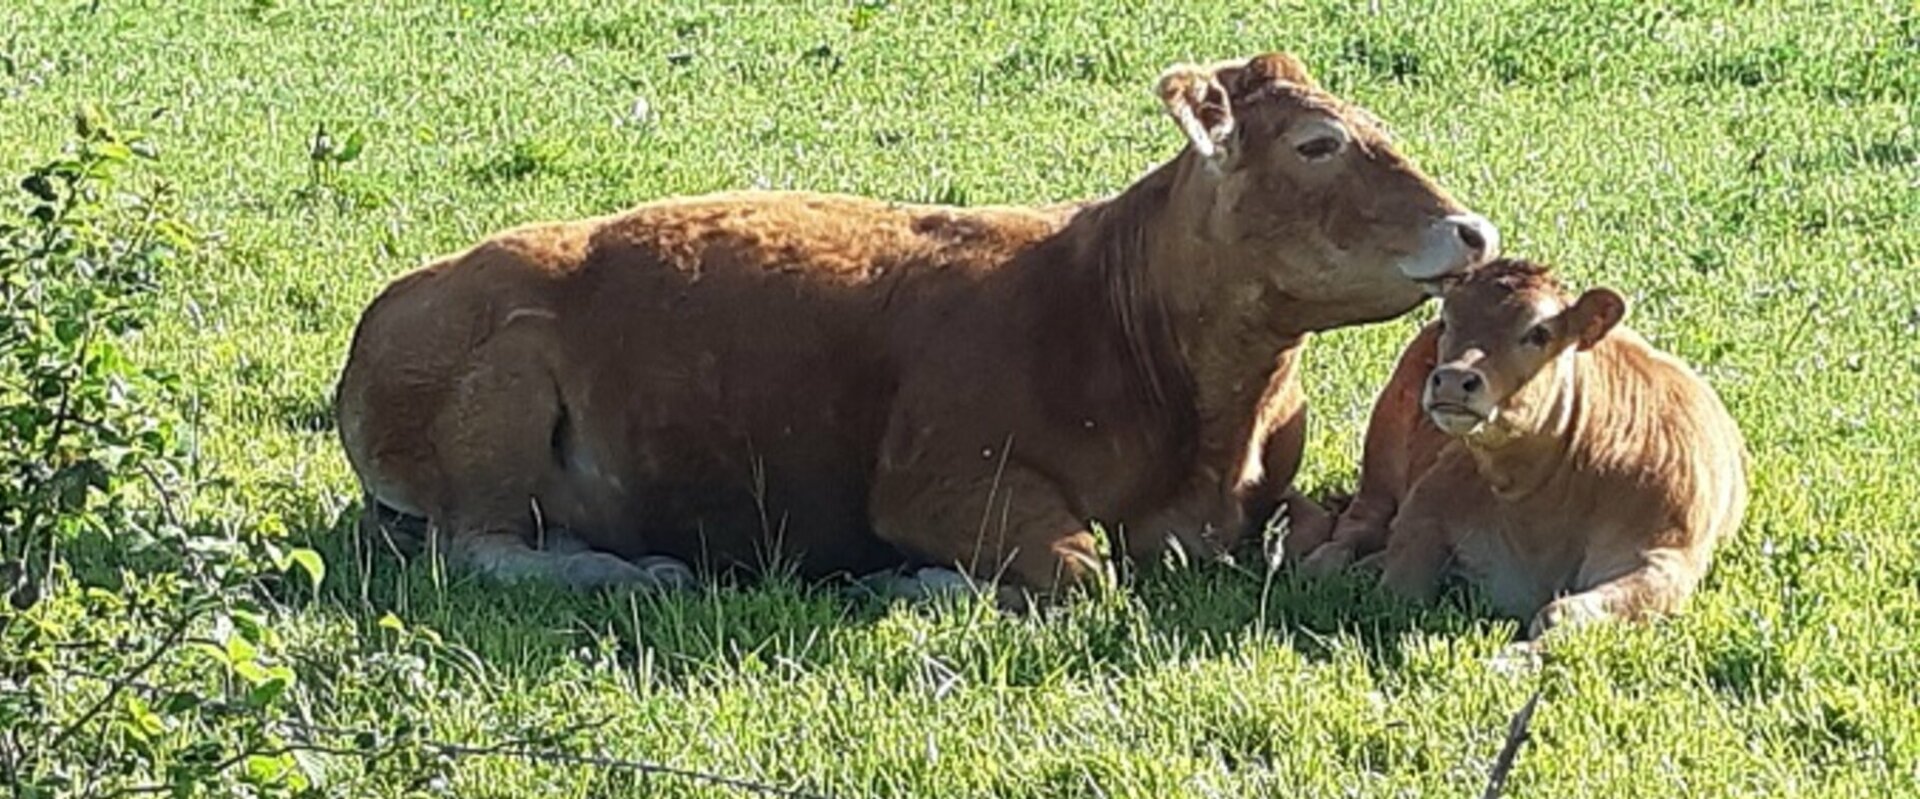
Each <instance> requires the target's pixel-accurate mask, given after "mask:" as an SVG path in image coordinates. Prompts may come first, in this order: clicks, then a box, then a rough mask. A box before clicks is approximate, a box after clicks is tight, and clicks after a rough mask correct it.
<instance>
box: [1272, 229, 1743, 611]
mask: <svg viewBox="0 0 1920 799" xmlns="http://www.w3.org/2000/svg"><path fill="white" fill-rule="evenodd" d="M1448 284H1449V285H1447V287H1446V289H1445V291H1444V294H1443V295H1442V300H1441V313H1440V318H1439V319H1438V320H1436V321H1434V322H1432V323H1430V324H1428V325H1427V326H1425V327H1424V328H1423V329H1422V330H1421V331H1420V332H1419V333H1418V334H1417V335H1416V336H1415V337H1414V338H1413V340H1412V342H1411V343H1409V344H1408V346H1407V347H1406V349H1405V350H1404V351H1403V352H1402V354H1401V357H1400V360H1399V362H1398V364H1397V365H1396V366H1395V368H1394V371H1393V374H1392V376H1391V377H1390V378H1389V379H1388V382H1387V385H1386V387H1385V389H1383V390H1382V391H1381V393H1380V397H1379V399H1378V401H1377V402H1376V404H1375V406H1374V410H1373V415H1372V417H1371V419H1370V421H1369V426H1368V429H1367V433H1366V437H1365V444H1364V452H1363V456H1362V462H1361V482H1360V489H1359V491H1358V493H1357V494H1356V495H1355V497H1354V499H1353V502H1352V503H1351V504H1350V505H1349V506H1348V508H1347V509H1346V510H1345V511H1344V512H1342V514H1341V515H1340V518H1339V520H1338V522H1337V523H1336V525H1335V528H1334V531H1333V535H1332V538H1331V539H1330V540H1329V541H1327V542H1326V543H1324V544H1322V545H1321V546H1320V547H1318V548H1317V549H1316V550H1314V551H1313V552H1312V553H1311V554H1310V555H1309V556H1308V557H1307V558H1306V559H1305V561H1304V562H1303V563H1302V564H1301V567H1302V569H1303V570H1304V571H1305V572H1307V573H1309V574H1325V573H1328V572H1331V571H1335V570H1338V569H1340V568H1343V567H1345V566H1346V565H1348V564H1349V563H1350V562H1352V561H1353V560H1354V559H1355V558H1356V557H1359V556H1365V555H1367V554H1368V553H1369V552H1374V553H1377V554H1376V555H1375V557H1376V558H1377V559H1376V560H1375V563H1376V564H1377V565H1378V566H1379V567H1380V569H1381V571H1380V575H1379V580H1380V584H1381V585H1382V586H1383V587H1384V588H1385V589H1386V590H1388V591H1390V592H1392V593H1395V594H1398V595H1401V596H1404V597H1408V598H1411V599H1415V600H1419V601H1432V600H1433V599H1434V598H1435V597H1436V596H1437V594H1438V591H1439V589H1440V586H1441V583H1442V581H1443V580H1444V579H1445V578H1447V577H1449V576H1454V575H1458V576H1461V577H1464V578H1465V579H1466V580H1467V581H1468V582H1470V583H1472V584H1474V585H1476V586H1477V587H1478V588H1479V589H1480V590H1481V591H1482V593H1483V594H1484V596H1485V597H1486V598H1487V600H1488V601H1489V604H1490V605H1491V608H1492V609H1493V610H1494V611H1495V612H1497V613H1500V614H1503V615H1508V616H1512V617H1515V618H1520V619H1529V621H1528V624H1527V630H1526V634H1527V636H1528V637H1529V638H1530V639H1533V640H1535V641H1538V640H1540V638H1541V636H1543V635H1544V634H1545V633H1546V632H1547V631H1548V630H1551V629H1553V628H1556V627H1560V626H1563V625H1571V624H1579V623H1585V622H1591V621H1596V620H1601V619H1613V618H1621V619H1644V618H1648V617H1651V616H1655V615H1661V614H1670V613H1673V612H1676V611H1678V610H1680V609H1681V608H1682V607H1683V605H1684V604H1685V603H1686V601H1687V599H1688V597H1689V596H1690V595H1691V594H1692V593H1693V592H1694V590H1695V588H1696V587H1697V586H1698V585H1699V583H1700V580H1701V578H1702V577H1703V576H1704V575H1705V574H1706V573H1707V570H1708V567H1709V566H1710V564H1711V560H1712V556H1713V551H1714V548H1715V546H1716V545H1717V544H1718V543H1719V542H1720V541H1722V540H1724V539H1726V538H1727V537H1729V536H1730V535H1732V534H1733V533H1734V531H1735V530H1737V529H1738V528H1739V526H1740V523H1741V518H1742V516H1743V515H1744V513H1745V511H1746V504H1747V460H1748V454H1747V448H1746V443H1745V441H1744V439H1743V438H1742V435H1741V432H1740V428H1739V426H1738V425H1737V424H1736V423H1735V421H1734V419H1733V417H1732V416H1731V415H1730V414H1729V413H1728V412H1727V409H1726V407H1725V406H1724V405H1722V403H1721V401H1720V398H1719V396H1718V395H1717V394H1716V393H1715V392H1714V390H1713V388H1712V387H1711V386H1710V385H1708V384H1707V382H1706V381H1705V380H1704V379H1702V378H1701V377H1700V376H1699V375H1698V374H1696V373H1695V372H1694V371H1693V370H1691V369H1689V368H1688V367H1687V365H1686V364H1684V363H1682V362H1681V361H1679V360H1677V359H1675V358H1673V357H1672V356H1670V355H1667V354H1666V353H1663V352H1661V351H1659V350H1657V349H1655V348H1654V347H1653V346H1652V345H1650V344H1648V342H1647V341H1646V339H1644V338H1642V337H1641V336H1640V335H1639V334H1637V333H1635V332H1634V331H1633V330H1632V329H1630V328H1628V327H1627V326H1625V325H1622V324H1621V319H1622V318H1623V317H1624V316H1625V314H1626V310H1627V304H1626V300H1625V299H1624V298H1622V297H1621V296H1620V294H1619V293H1618V292H1616V291H1614V290H1612V289H1608V288H1592V289H1588V290H1587V291H1586V292H1584V293H1582V294H1581V295H1580V296H1579V297H1578V298H1577V299H1576V298H1573V297H1571V296H1570V294H1569V293H1568V292H1567V290H1566V289H1564V288H1563V287H1562V285H1561V284H1560V282H1559V280H1558V279H1557V278H1556V277H1554V276H1553V274H1552V273H1550V272H1549V271H1548V270H1547V268H1546V267H1544V266H1542V265H1541V264H1539V263H1536V262H1532V261H1527V260H1522V259H1508V258H1503V259H1499V260H1496V261H1494V262H1492V263H1490V264H1488V265H1487V266H1484V267H1479V268H1476V269H1474V270H1472V271H1470V272H1468V273H1467V274H1466V275H1465V276H1464V277H1460V278H1454V279H1450V280H1449V281H1448ZM1382 546H1384V552H1381V551H1380V549H1381V547H1382Z"/></svg>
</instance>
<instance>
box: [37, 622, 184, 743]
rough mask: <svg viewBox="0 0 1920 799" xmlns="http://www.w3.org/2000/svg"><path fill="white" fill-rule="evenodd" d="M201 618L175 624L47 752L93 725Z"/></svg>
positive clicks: (56, 737) (54, 739)
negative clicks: (122, 678) (158, 642)
mask: <svg viewBox="0 0 1920 799" xmlns="http://www.w3.org/2000/svg"><path fill="white" fill-rule="evenodd" d="M199 617H200V614H199V613H189V614H187V615H185V616H182V617H181V618H180V620H179V621H177V622H175V623H174V625H173V628H172V629H170V630H168V631H167V637H166V638H165V639H163V640H161V642H160V645H159V646H157V647H154V649H153V653H152V654H149V655H147V657H146V659H145V660H142V661H140V664H139V665H137V666H134V667H133V670H132V671H129V672H127V678H126V681H119V680H115V681H112V682H110V683H108V688H107V693H106V695H104V696H102V697H100V698H99V699H98V700H96V701H95V702H94V703H93V705H92V706H90V707H88V708H87V711H86V712H85V713H82V714H80V717H79V718H77V719H74V721H73V723H72V724H70V725H67V728H66V729H63V730H61V731H60V734H59V735H56V736H54V737H53V742H52V743H49V744H47V750H48V751H58V750H59V749H60V745H61V744H64V743H66V742H67V740H68V739H70V738H72V737H73V736H74V733H77V732H79V731H80V730H81V729H82V728H84V727H86V726H87V725H88V724H91V723H92V722H93V719H94V718H95V717H96V716H99V715H100V711H102V710H105V709H106V708H107V705H109V704H112V703H113V700H114V699H116V698H118V697H119V696H120V692H121V691H122V690H125V689H126V687H127V686H128V684H129V683H130V682H131V681H135V680H139V679H140V678H141V677H143V676H145V675H146V673H147V672H149V671H152V670H153V667H154V666H156V665H159V663H160V659H161V658H164V657H166V656H167V653H169V652H172V651H173V649H174V647H175V646H178V645H179V644H180V639H181V638H183V637H185V636H186V634H187V628H188V627H190V626H192V625H193V623H194V621H195V620H197V619H198V618H199Z"/></svg>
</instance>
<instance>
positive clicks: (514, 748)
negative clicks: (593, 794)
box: [56, 666, 833, 799]
mask: <svg viewBox="0 0 1920 799" xmlns="http://www.w3.org/2000/svg"><path fill="white" fill-rule="evenodd" d="M56 668H57V670H59V671H62V672H65V673H68V674H72V675H74V676H78V677H85V678H89V679H94V680H100V681H102V682H106V683H107V684H109V685H111V686H112V687H113V690H115V691H118V690H121V689H124V688H132V689H135V690H140V691H146V692H149V693H155V694H159V693H165V689H163V688H161V687H160V686H157V685H153V684H151V683H146V682H142V681H141V680H140V679H139V678H138V672H136V674H135V676H133V677H129V678H111V677H105V676H102V675H98V674H93V673H91V672H87V671H84V670H80V669H75V668H71V667H66V666H60V667H56ZM206 705H208V706H210V707H213V708H216V709H218V710H222V711H227V712H233V713H253V712H256V711H254V710H253V709H252V708H248V707H245V706H241V705H234V704H228V703H225V702H218V701H214V702H207V703H206ZM611 722H612V719H597V720H594V721H588V722H582V723H579V724H572V725H568V726H567V727H565V728H564V729H561V730H559V731H556V732H553V733H550V734H545V735H541V736H539V737H538V740H546V741H557V740H564V739H566V738H569V737H572V736H575V735H578V734H580V733H583V732H591V731H593V730H596V729H599V728H601V727H604V726H606V725H607V724H609V723H611ZM269 723H270V724H272V725H274V726H276V727H279V728H280V729H281V731H282V732H283V733H286V734H289V735H297V736H303V737H304V736H314V735H327V736H335V737H340V738H353V737H355V736H359V735H363V734H366V733H369V732H371V731H369V730H355V729H348V728H344V727H329V726H325V725H320V724H311V723H308V722H304V721H289V720H275V721H270V722H269ZM414 743H415V744H417V745H418V746H420V747H422V748H424V749H427V750H430V751H432V752H434V753H436V754H443V755H448V756H451V757H512V758H518V759H521V760H530V761H534V762H538V763H565V764H574V765H591V766H599V767H601V768H609V769H618V770H622V771H632V772H636V773H640V774H652V775H657V776H664V777H679V778H682V779H689V780H694V781H697V782H704V783H708V784H711V785H720V786H724V787H728V788H734V789H737V790H741V791H748V792H751V793H757V794H760V795H763V796H777V797H784V799H833V797H830V796H828V795H826V794H817V793H808V792H806V791H799V790H794V789H791V788H782V787H780V786H777V785H771V784H767V783H761V782H755V781H753V780H748V779H742V778H738V777H727V776H724V775H720V774H711V773H708V772H704V771H698V770H695V769H689V768H680V767H677V766H669V765H666V764H663V763H653V762H649V761H644V760H624V759H620V758H611V757H601V756H595V755H576V754H572V753H569V752H562V751H558V750H554V749H548V748H539V747H535V746H534V745H533V742H532V741H531V740H528V739H525V738H518V739H512V738H510V739H507V740H504V741H499V742H496V743H492V744H486V745H483V746H482V745H472V744H458V743H450V742H446V741H437V740H433V739H418V740H416V741H414ZM291 752H319V753H322V754H331V755H340V756H357V757H369V756H374V755H376V754H377V753H375V752H369V751H365V750H361V749H348V748H344V747H337V746H330V745H326V744H316V743H313V742H312V741H310V740H303V741H299V742H295V743H289V744H287V745H285V746H283V747H280V748H277V749H271V750H264V751H263V750H254V751H248V752H243V753H240V754H236V755H234V756H232V757H229V758H228V759H226V760H224V761H221V762H220V763H219V764H217V765H216V767H215V768H214V769H213V770H214V771H215V772H219V771H224V770H226V769H228V768H231V767H233V766H235V765H238V764H239V763H242V762H244V761H245V760H246V758H247V757H249V756H252V755H264V756H267V757H277V756H279V755H281V754H287V753H291ZM170 787H171V786H161V785H157V784H155V785H138V786H133V787H130V788H122V789H119V790H117V791H115V792H113V793H111V794H108V797H117V796H132V795H139V794H149V793H160V792H162V791H165V790H168V789H169V788H170Z"/></svg>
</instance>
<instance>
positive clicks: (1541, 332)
mask: <svg viewBox="0 0 1920 799" xmlns="http://www.w3.org/2000/svg"><path fill="white" fill-rule="evenodd" d="M1521 341H1522V342H1524V343H1525V344H1526V345H1527V346H1529V347H1532V348H1534V349H1540V348H1542V347H1545V346H1547V344H1548V343H1549V342H1551V341H1553V331H1551V330H1548V329H1547V326H1546V325H1534V326H1533V328H1532V329H1531V330H1528V331H1527V337H1526V338H1524V339H1521Z"/></svg>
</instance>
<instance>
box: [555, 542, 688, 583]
mask: <svg viewBox="0 0 1920 799" xmlns="http://www.w3.org/2000/svg"><path fill="white" fill-rule="evenodd" d="M560 575H561V579H563V580H565V581H566V583H567V585H569V586H572V587H573V588H574V589H576V590H581V591H591V590H595V589H600V588H639V589H661V590H673V589H681V588H690V587H692V586H693V585H694V576H693V570H692V569H690V568H688V567H687V565H686V564H685V563H681V562H680V561H678V560H676V559H674V558H669V557H647V558H641V559H640V560H638V561H632V560H627V559H626V558H623V557H620V556H619V555H615V554H613V553H610V552H591V551H590V552H576V553H574V554H571V555H567V556H566V562H565V564H564V565H563V566H562V567H561V572H560Z"/></svg>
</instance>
